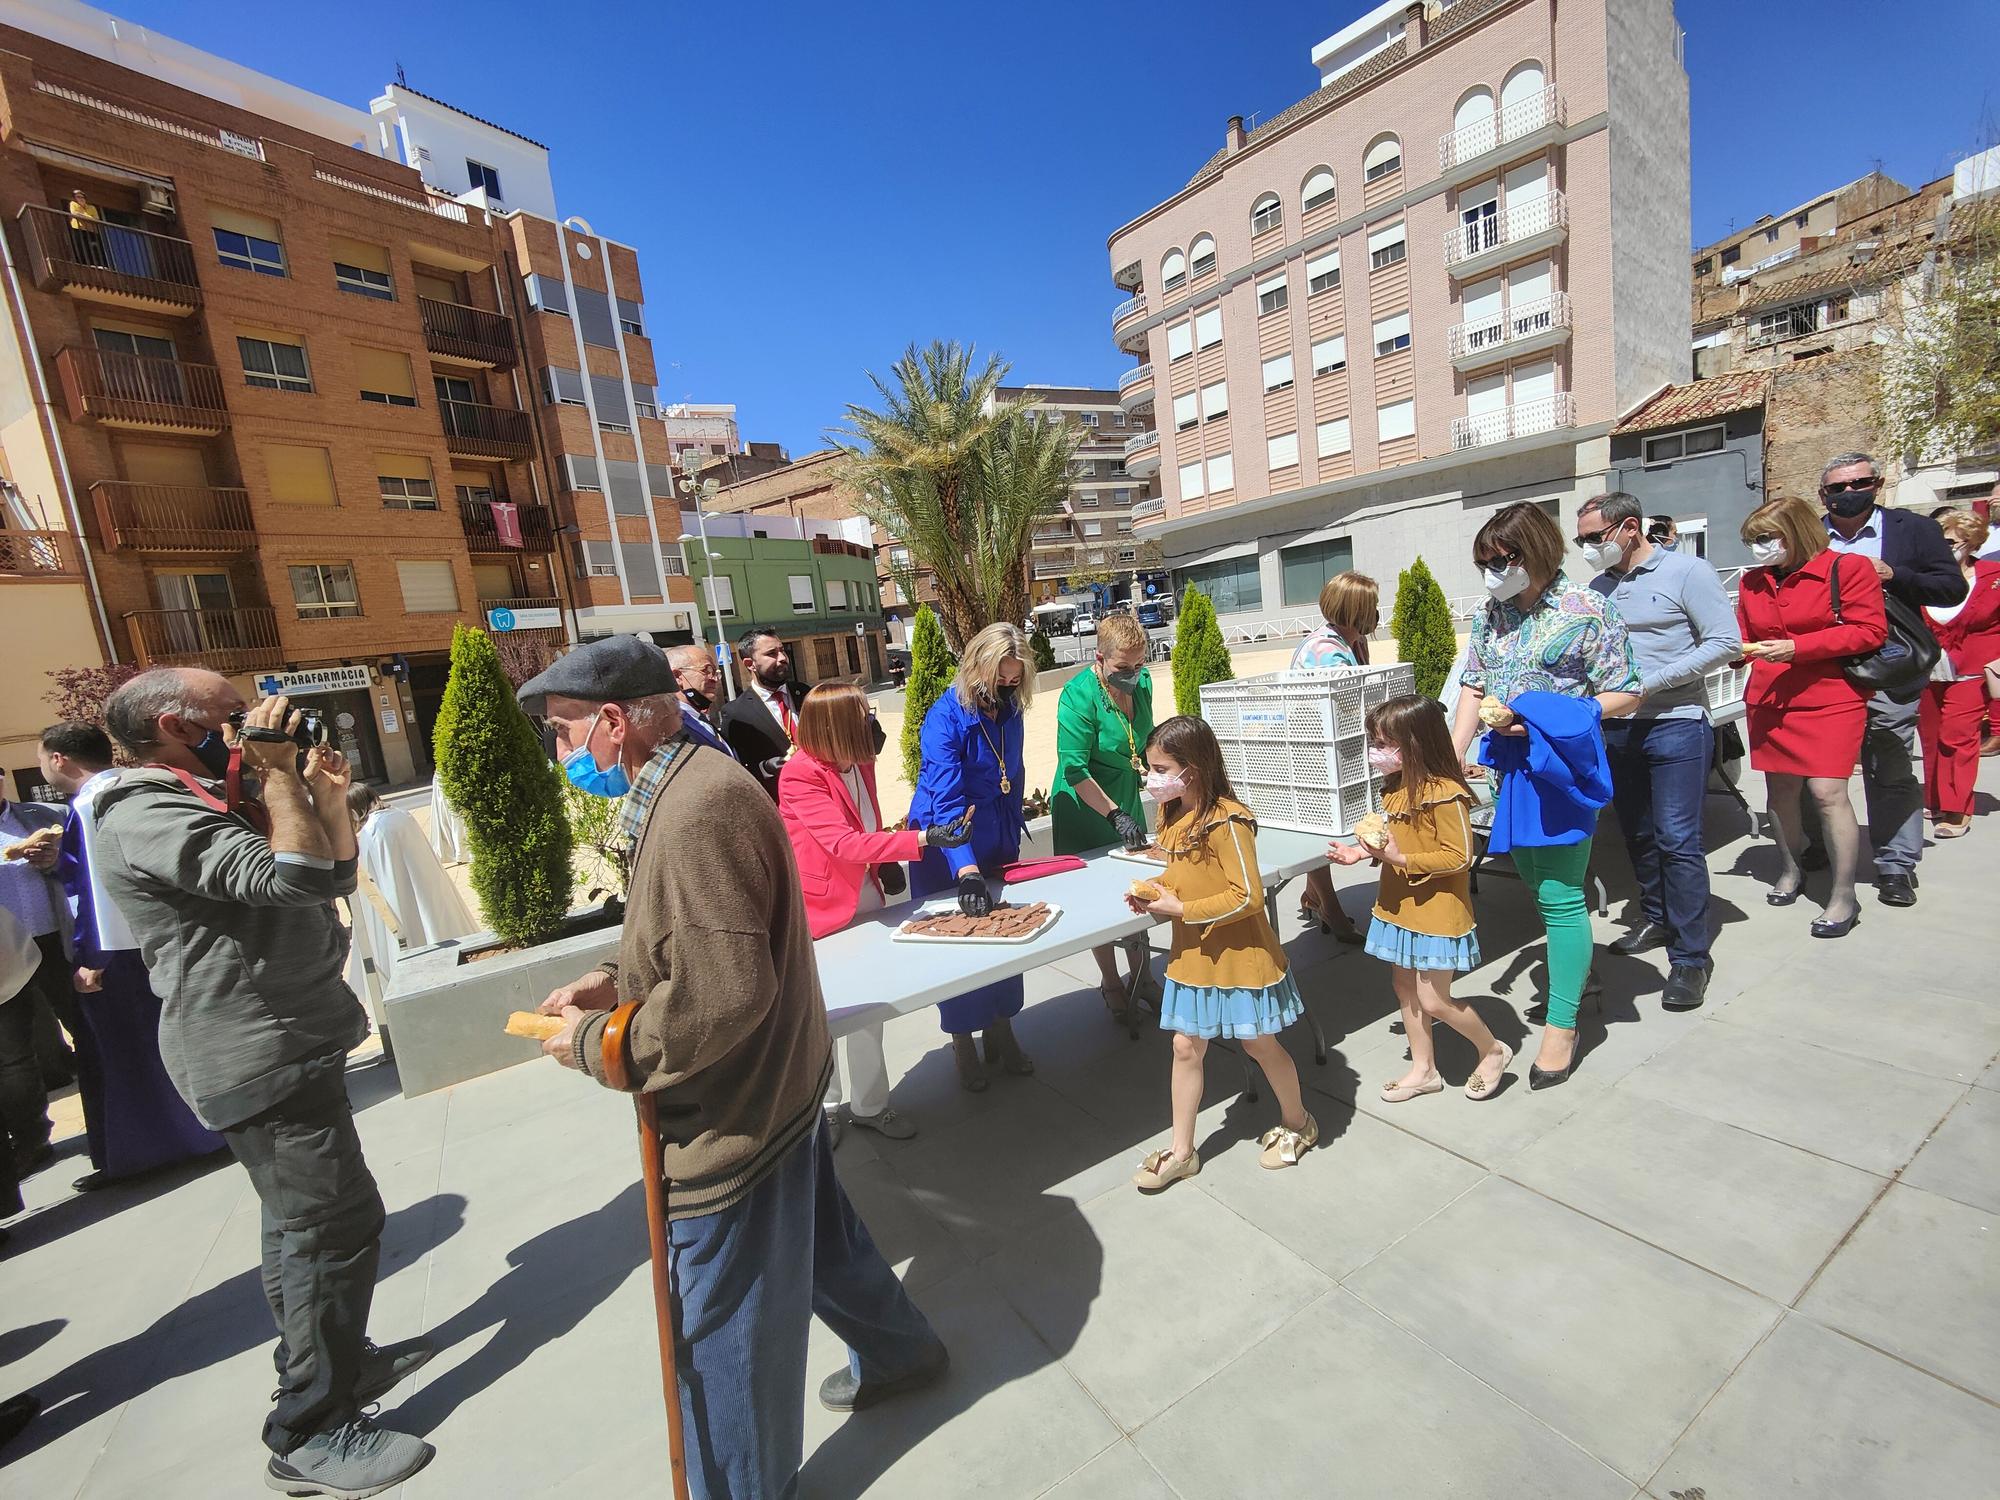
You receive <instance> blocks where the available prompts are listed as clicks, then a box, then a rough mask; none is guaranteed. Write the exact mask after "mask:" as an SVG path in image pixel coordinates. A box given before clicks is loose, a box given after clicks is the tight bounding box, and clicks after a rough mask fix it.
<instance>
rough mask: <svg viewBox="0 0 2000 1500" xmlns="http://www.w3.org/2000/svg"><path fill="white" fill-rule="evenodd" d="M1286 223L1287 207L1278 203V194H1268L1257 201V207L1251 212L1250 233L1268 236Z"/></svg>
mask: <svg viewBox="0 0 2000 1500" xmlns="http://www.w3.org/2000/svg"><path fill="white" fill-rule="evenodd" d="M1284 221H1285V206H1284V204H1282V203H1280V202H1279V201H1278V195H1277V194H1276V193H1266V194H1265V195H1264V196H1263V197H1261V198H1259V199H1258V200H1257V206H1256V207H1255V208H1253V209H1251V210H1250V233H1251V234H1253V235H1259V234H1266V233H1268V232H1269V231H1271V230H1273V229H1276V228H1277V227H1278V226H1279V225H1280V224H1282V223H1284Z"/></svg>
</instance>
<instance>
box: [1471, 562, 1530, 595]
mask: <svg viewBox="0 0 2000 1500" xmlns="http://www.w3.org/2000/svg"><path fill="white" fill-rule="evenodd" d="M1479 577H1480V579H1481V581H1482V582H1484V583H1485V585H1486V592H1487V593H1489V594H1491V595H1492V596H1493V597H1494V598H1495V599H1511V598H1513V597H1514V596H1515V595H1516V594H1518V593H1520V592H1521V590H1522V589H1524V588H1526V587H1527V586H1528V570H1527V569H1526V568H1524V567H1522V566H1521V565H1520V564H1519V563H1515V564H1514V565H1513V566H1512V567H1507V568H1481V569H1480V570H1479Z"/></svg>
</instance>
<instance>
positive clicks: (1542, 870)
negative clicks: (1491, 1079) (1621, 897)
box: [1512, 839, 1592, 1030]
mask: <svg viewBox="0 0 2000 1500" xmlns="http://www.w3.org/2000/svg"><path fill="white" fill-rule="evenodd" d="M1512 857H1513V860H1514V868H1515V869H1516V870H1519V871H1520V872H1521V880H1522V883H1523V884H1525V885H1526V886H1527V887H1528V889H1529V890H1530V891H1532V892H1533V893H1534V896H1535V906H1536V907H1537V908H1538V909H1539V910H1540V911H1541V914H1542V925H1543V926H1544V927H1545V928H1547V929H1548V934H1549V1025H1551V1026H1560V1027H1562V1028H1563V1029H1564V1030H1571V1029H1573V1028H1574V1027H1575V1026H1576V1007H1577V1002H1579V1001H1580V1000H1582V999H1583V982H1584V980H1585V979H1587V978H1588V977H1589V976H1590V950H1591V941H1592V940H1591V935H1590V904H1589V902H1588V901H1586V900H1585V899H1584V894H1583V879H1584V872H1585V871H1587V870H1588V869H1589V868H1590V840H1589V839H1585V840H1584V841H1583V842H1582V843H1580V844H1554V845H1550V846H1548V847H1546V848H1541V849H1521V848H1516V849H1515V850H1514V851H1513V855H1512Z"/></svg>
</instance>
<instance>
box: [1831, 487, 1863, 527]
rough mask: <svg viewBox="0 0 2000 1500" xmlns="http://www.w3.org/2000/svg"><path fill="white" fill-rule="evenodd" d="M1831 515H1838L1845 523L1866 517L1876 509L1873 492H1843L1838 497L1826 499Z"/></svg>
mask: <svg viewBox="0 0 2000 1500" xmlns="http://www.w3.org/2000/svg"><path fill="white" fill-rule="evenodd" d="M1826 508H1827V513H1828V514H1829V515H1836V516H1839V517H1840V518H1841V520H1843V521H1851V520H1853V519H1854V518H1855V517H1856V516H1865V515H1867V514H1868V512H1869V511H1871V510H1873V509H1874V508H1875V492H1874V491H1873V490H1842V491H1841V492H1840V493H1839V494H1837V495H1828V496H1827V497H1826Z"/></svg>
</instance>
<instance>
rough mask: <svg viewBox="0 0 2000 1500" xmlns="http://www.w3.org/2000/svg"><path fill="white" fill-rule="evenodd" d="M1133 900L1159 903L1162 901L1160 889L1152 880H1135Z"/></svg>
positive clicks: (1133, 883)
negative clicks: (1158, 901)
mask: <svg viewBox="0 0 2000 1500" xmlns="http://www.w3.org/2000/svg"><path fill="white" fill-rule="evenodd" d="M1132 899H1133V900H1134V901H1157V900H1159V899H1160V888H1159V887H1158V886H1157V885H1155V884H1154V883H1153V882H1152V881H1150V880H1135V881H1133V882H1132Z"/></svg>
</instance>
